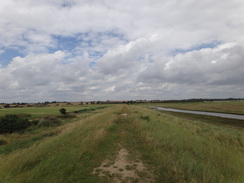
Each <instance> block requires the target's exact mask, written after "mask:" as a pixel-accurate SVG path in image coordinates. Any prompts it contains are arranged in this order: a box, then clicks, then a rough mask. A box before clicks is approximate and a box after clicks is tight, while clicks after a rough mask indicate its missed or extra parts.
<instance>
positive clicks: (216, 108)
mask: <svg viewBox="0 0 244 183" xmlns="http://www.w3.org/2000/svg"><path fill="white" fill-rule="evenodd" d="M153 105H154V104H153ZM156 106H162V107H168V108H175V109H185V110H193V111H208V112H221V113H230V114H244V101H219V102H218V101H215V102H187V103H183V102H182V103H160V104H156Z"/></svg>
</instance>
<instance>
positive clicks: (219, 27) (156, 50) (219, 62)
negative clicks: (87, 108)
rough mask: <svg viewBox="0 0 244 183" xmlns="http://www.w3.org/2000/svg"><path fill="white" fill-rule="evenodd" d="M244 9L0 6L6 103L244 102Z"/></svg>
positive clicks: (240, 5) (75, 1)
mask: <svg viewBox="0 0 244 183" xmlns="http://www.w3.org/2000/svg"><path fill="white" fill-rule="evenodd" d="M243 11H244V2H242V1H240V0H233V1H224V2H223V1H220V0H217V1H214V2H213V1H193V0H187V1H180V0H174V1H172V0H164V1H161V0H153V1H151V0H150V1H149V0H141V1H129V0H128V1H127V0H125V1H121V2H117V1H116V2H115V1H112V0H103V1H97V0H92V1H86V0H61V1H60V0H43V1H38V2H36V1H35V2H34V1H30V0H3V1H1V2H0V17H1V18H0V27H1V29H0V83H1V88H0V94H1V96H4V99H2V102H5V101H6V102H7V101H10V102H15V101H43V100H63V99H65V100H73V101H77V100H107V99H110V100H126V99H175V98H194V97H243V92H242V91H243V89H244V88H243V86H244V83H243V79H242V78H243V76H244V74H243V73H244V70H243V68H244V67H243V66H244V62H243V56H244V55H243V53H244V44H243V41H244V35H243V32H244V17H243V16H241V15H242V14H243ZM10 49H11V50H16V53H19V55H17V56H16V54H15V55H12V57H11V54H10V52H8V50H10ZM8 54H10V55H8ZM6 55H7V56H6ZM9 58H11V59H9ZM6 59H8V61H6ZM6 62H7V63H6ZM0 102H1V101H0Z"/></svg>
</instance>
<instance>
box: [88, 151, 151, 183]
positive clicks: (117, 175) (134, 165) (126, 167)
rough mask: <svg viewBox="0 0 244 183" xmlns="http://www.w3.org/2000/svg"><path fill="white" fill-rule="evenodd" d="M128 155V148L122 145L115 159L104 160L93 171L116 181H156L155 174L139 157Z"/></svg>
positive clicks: (140, 182)
mask: <svg viewBox="0 0 244 183" xmlns="http://www.w3.org/2000/svg"><path fill="white" fill-rule="evenodd" d="M128 155H129V152H128V150H126V149H125V148H122V147H120V150H119V151H118V152H117V156H116V158H115V160H114V161H111V160H109V159H106V160H104V161H103V162H102V164H101V165H100V166H99V167H97V168H95V169H94V170H93V172H92V173H93V174H98V176H100V177H103V176H105V177H109V178H111V181H112V182H115V183H124V182H138V183H150V182H154V176H153V175H152V174H151V172H149V171H148V169H147V167H146V166H145V165H144V164H143V162H142V161H141V160H139V159H138V158H137V160H129V158H128Z"/></svg>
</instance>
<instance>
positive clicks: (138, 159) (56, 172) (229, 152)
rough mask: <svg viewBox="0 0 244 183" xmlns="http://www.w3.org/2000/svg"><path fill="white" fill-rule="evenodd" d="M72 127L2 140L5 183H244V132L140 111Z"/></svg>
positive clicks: (120, 111) (108, 113)
mask: <svg viewBox="0 0 244 183" xmlns="http://www.w3.org/2000/svg"><path fill="white" fill-rule="evenodd" d="M212 119H213V120H214V118H212ZM64 120H67V121H65V122H64V123H62V124H61V125H60V126H56V127H48V128H46V127H40V128H37V127H32V129H27V130H26V131H25V132H21V133H13V134H2V135H0V142H1V138H2V142H3V141H6V142H7V143H2V145H0V182H4V183H5V182H6V183H33V182H35V183H44V182H45V183H66V182H77V183H79V182H81V183H96V182H97V183H110V182H111V183H113V182H121V183H122V182H123V183H125V182H138V183H147V182H155V183H162V182H168V183H170V182H172V183H173V182H180V183H188V182H192V183H198V182H201V183H209V182H214V183H215V182H216V183H225V182H226V183H229V182H240V183H241V182H244V169H243V165H244V134H243V131H242V130H238V129H233V128H229V127H226V126H216V125H213V124H212V123H206V122H205V121H202V120H201V118H198V119H187V118H184V117H182V116H175V115H172V114H169V113H168V114H166V113H162V112H160V111H155V110H152V109H148V108H146V107H145V106H140V105H111V106H110V108H102V109H98V110H95V111H92V112H89V113H81V114H77V115H76V116H75V117H74V118H72V119H64ZM209 120H210V119H209ZM38 137H40V138H39V140H36V141H35V140H34V139H35V138H38ZM11 138H12V141H11V140H10V139H11ZM8 140H9V141H8ZM21 141H28V142H29V144H28V145H26V146H25V145H23V146H21V145H20V144H21V143H20V142H21ZM15 143H16V144H15ZM13 144H15V146H17V147H18V148H13V149H12V150H11V151H4V150H6V149H8V148H10V146H13ZM15 146H14V147H15Z"/></svg>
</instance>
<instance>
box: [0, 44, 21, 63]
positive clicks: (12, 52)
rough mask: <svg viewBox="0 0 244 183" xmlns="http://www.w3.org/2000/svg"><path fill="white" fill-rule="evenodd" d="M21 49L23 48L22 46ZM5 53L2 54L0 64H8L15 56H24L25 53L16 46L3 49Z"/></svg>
mask: <svg viewBox="0 0 244 183" xmlns="http://www.w3.org/2000/svg"><path fill="white" fill-rule="evenodd" d="M20 49H21V48H20ZM3 51H4V52H3V53H2V54H0V64H1V65H2V66H4V67H5V66H7V65H8V64H9V63H10V62H11V61H12V59H13V58H15V57H18V56H19V57H24V54H22V53H21V52H19V51H18V50H17V49H14V48H7V49H3Z"/></svg>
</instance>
